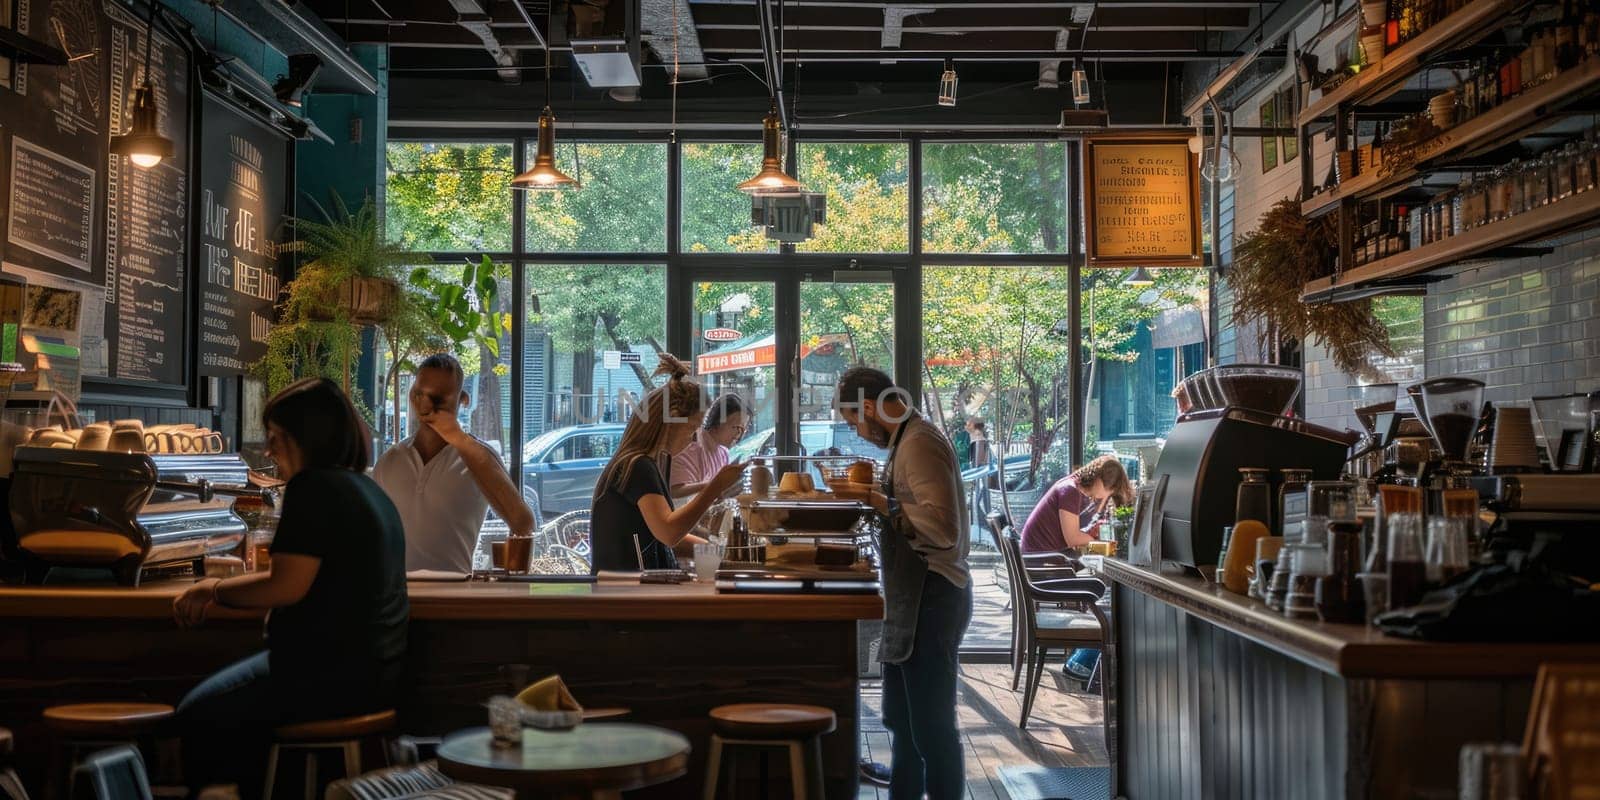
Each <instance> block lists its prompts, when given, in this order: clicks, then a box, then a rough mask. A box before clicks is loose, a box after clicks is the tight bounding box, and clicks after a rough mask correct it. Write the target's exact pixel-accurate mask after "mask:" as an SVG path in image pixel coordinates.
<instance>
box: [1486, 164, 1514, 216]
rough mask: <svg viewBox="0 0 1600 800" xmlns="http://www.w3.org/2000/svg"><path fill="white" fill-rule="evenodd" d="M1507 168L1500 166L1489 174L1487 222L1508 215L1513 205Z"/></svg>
mask: <svg viewBox="0 0 1600 800" xmlns="http://www.w3.org/2000/svg"><path fill="white" fill-rule="evenodd" d="M1507 169H1508V168H1506V167H1500V168H1498V169H1496V170H1495V171H1494V172H1492V173H1490V174H1489V183H1488V196H1489V205H1488V214H1487V216H1486V218H1485V222H1499V221H1500V220H1503V219H1505V218H1506V216H1507V212H1508V208H1509V206H1510V205H1511V180H1510V178H1509V177H1508V176H1507V174H1506V172H1507Z"/></svg>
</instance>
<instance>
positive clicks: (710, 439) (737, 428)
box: [672, 394, 750, 497]
mask: <svg viewBox="0 0 1600 800" xmlns="http://www.w3.org/2000/svg"><path fill="white" fill-rule="evenodd" d="M749 429H750V416H749V414H748V413H746V411H745V407H744V401H743V400H740V399H739V395H736V394H725V395H722V396H720V397H718V398H717V399H716V400H714V401H712V403H711V407H710V408H708V409H706V416H705V421H704V422H702V423H701V425H700V429H699V430H697V431H695V434H694V438H693V439H691V440H690V441H689V444H688V445H686V446H685V447H684V448H683V449H682V450H679V451H678V454H677V455H675V456H673V457H672V496H673V497H686V496H688V495H692V494H695V493H696V492H699V491H700V490H701V489H704V488H706V484H707V483H709V482H710V480H711V479H712V478H713V477H715V476H716V474H717V472H718V471H720V470H721V469H722V468H723V467H725V466H727V465H728V448H729V447H731V446H733V444H734V443H735V442H737V441H739V440H740V439H742V438H744V434H745V431H747V430H749Z"/></svg>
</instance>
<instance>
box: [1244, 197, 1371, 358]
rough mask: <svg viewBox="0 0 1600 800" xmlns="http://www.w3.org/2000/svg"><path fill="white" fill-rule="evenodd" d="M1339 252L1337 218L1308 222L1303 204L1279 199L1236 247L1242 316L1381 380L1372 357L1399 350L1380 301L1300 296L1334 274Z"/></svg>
mask: <svg viewBox="0 0 1600 800" xmlns="http://www.w3.org/2000/svg"><path fill="white" fill-rule="evenodd" d="M1337 251H1338V248H1337V245H1336V242H1335V238H1334V226H1333V222H1332V218H1331V217H1323V218H1321V219H1315V220H1307V219H1306V218H1305V216H1304V215H1302V214H1301V213H1300V203H1299V202H1297V201H1295V200H1280V201H1278V203H1277V204H1275V205H1274V206H1273V207H1272V208H1270V209H1268V210H1267V212H1266V213H1264V214H1262V215H1261V222H1260V224H1259V225H1258V226H1257V227H1256V229H1255V230H1254V231H1253V232H1251V233H1249V234H1246V235H1245V236H1244V237H1243V238H1241V239H1240V240H1239V242H1238V244H1237V245H1236V246H1235V248H1234V263H1233V266H1232V267H1231V268H1230V269H1229V270H1228V276H1227V280H1228V286H1229V288H1230V289H1232V290H1233V315H1234V320H1235V321H1236V322H1238V323H1240V324H1250V323H1255V324H1258V325H1259V326H1260V329H1261V331H1262V334H1261V337H1262V340H1263V342H1265V340H1266V338H1267V337H1268V336H1272V335H1274V334H1275V335H1276V338H1277V339H1278V341H1283V340H1286V339H1297V340H1299V341H1302V342H1311V343H1313V344H1316V345H1318V346H1323V347H1326V348H1327V350H1328V354H1329V356H1330V357H1331V358H1332V359H1333V363H1334V365H1335V366H1337V367H1338V368H1339V369H1340V370H1342V371H1344V372H1345V373H1347V374H1350V375H1355V376H1358V377H1367V378H1376V377H1377V374H1376V369H1375V368H1374V367H1373V366H1372V364H1371V358H1372V356H1373V355H1375V354H1381V355H1384V356H1393V355H1394V348H1393V347H1392V346H1391V345H1390V342H1389V329H1388V328H1386V327H1385V326H1384V325H1383V323H1382V322H1381V321H1379V320H1378V318H1377V317H1376V316H1375V315H1374V314H1373V311H1372V301H1371V300H1357V301H1353V302H1349V303H1322V304H1317V305H1311V304H1308V303H1303V302H1301V300H1300V293H1301V291H1303V290H1304V288H1305V285H1306V284H1307V283H1310V282H1311V281H1313V280H1316V279H1318V278H1325V277H1327V276H1328V275H1330V274H1332V273H1333V264H1334V259H1335V257H1336V253H1337ZM1273 344H1274V345H1275V344H1276V342H1273ZM1272 349H1273V350H1276V347H1274V348H1272Z"/></svg>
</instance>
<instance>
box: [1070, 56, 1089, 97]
mask: <svg viewBox="0 0 1600 800" xmlns="http://www.w3.org/2000/svg"><path fill="white" fill-rule="evenodd" d="M1072 102H1074V103H1077V104H1078V105H1080V106H1081V105H1083V104H1085V103H1087V102H1089V73H1087V72H1084V71H1083V64H1081V63H1074V64H1073V65H1072Z"/></svg>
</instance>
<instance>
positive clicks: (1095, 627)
mask: <svg viewBox="0 0 1600 800" xmlns="http://www.w3.org/2000/svg"><path fill="white" fill-rule="evenodd" d="M999 540H1000V541H999V544H1000V547H1001V552H1002V553H1004V554H1005V557H1006V559H1007V562H1008V564H1009V565H1010V566H1011V568H1012V570H1013V572H1012V574H1013V575H1016V576H1019V579H1018V580H1015V581H1014V583H1016V584H1017V586H1018V588H1017V591H1018V592H1019V604H1018V606H1017V608H1018V612H1019V615H1020V616H1021V618H1022V636H1021V639H1022V644H1023V645H1024V647H1025V648H1026V652H1027V662H1028V664H1027V666H1028V682H1027V688H1026V690H1025V691H1024V694H1023V698H1022V718H1021V720H1019V721H1018V722H1017V727H1019V728H1027V727H1028V717H1029V715H1030V714H1031V713H1032V711H1033V701H1034V698H1035V697H1036V696H1037V695H1038V692H1039V682H1040V681H1041V680H1043V679H1044V664H1045V660H1046V659H1047V658H1048V657H1049V655H1050V651H1051V650H1054V649H1060V650H1062V651H1064V653H1068V652H1071V651H1072V650H1074V649H1077V648H1079V647H1093V648H1097V649H1101V650H1104V648H1105V641H1106V634H1107V631H1109V630H1110V629H1111V624H1110V621H1109V620H1108V619H1107V618H1106V615H1105V611H1104V610H1103V609H1102V608H1101V607H1100V606H1099V605H1098V603H1099V600H1100V597H1101V596H1102V595H1103V594H1105V584H1103V583H1101V582H1100V581H1099V580H1097V579H1095V578H1077V577H1071V578H1058V579H1054V580H1043V581H1038V580H1035V579H1034V578H1033V576H1032V575H1030V574H1029V572H1028V570H1027V569H1025V568H1024V567H1023V566H1022V564H1021V562H1022V549H1021V545H1019V544H1018V543H1017V541H1016V539H1014V538H1012V537H1011V536H1010V535H1009V531H1007V533H1006V535H1002V536H1000V537H999ZM1048 603H1071V604H1076V605H1079V606H1081V607H1083V608H1086V609H1087V611H1088V613H1083V612H1078V611H1055V610H1043V609H1041V608H1040V605H1041V604H1048Z"/></svg>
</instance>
